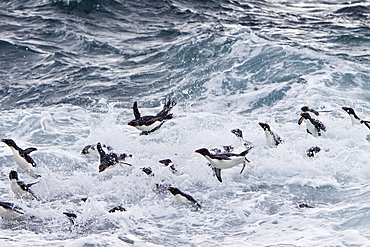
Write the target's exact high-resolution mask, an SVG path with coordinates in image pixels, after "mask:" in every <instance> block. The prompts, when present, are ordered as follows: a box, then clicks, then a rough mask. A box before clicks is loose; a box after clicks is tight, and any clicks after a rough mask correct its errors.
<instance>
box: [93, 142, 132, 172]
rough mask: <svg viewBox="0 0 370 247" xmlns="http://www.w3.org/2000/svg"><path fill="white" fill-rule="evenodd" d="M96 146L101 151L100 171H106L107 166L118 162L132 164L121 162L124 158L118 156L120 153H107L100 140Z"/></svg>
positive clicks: (109, 166)
mask: <svg viewBox="0 0 370 247" xmlns="http://www.w3.org/2000/svg"><path fill="white" fill-rule="evenodd" d="M96 148H97V150H98V152H99V155H100V165H99V173H100V172H102V171H104V170H105V169H107V168H112V167H114V166H115V165H117V164H118V163H119V164H125V165H128V166H131V164H129V163H126V162H121V161H120V160H122V159H120V157H118V155H117V154H116V153H105V151H104V150H103V148H102V146H101V144H100V142H98V144H96Z"/></svg>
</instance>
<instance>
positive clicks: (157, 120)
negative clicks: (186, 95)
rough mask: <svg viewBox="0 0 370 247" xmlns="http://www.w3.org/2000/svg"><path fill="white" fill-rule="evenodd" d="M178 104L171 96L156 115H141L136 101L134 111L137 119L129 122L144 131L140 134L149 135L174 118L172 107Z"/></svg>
mask: <svg viewBox="0 0 370 247" xmlns="http://www.w3.org/2000/svg"><path fill="white" fill-rule="evenodd" d="M175 105H176V102H175V101H173V100H172V99H171V98H168V99H166V101H165V104H164V106H163V110H162V111H160V112H159V113H158V114H157V115H155V116H143V117H142V116H141V115H140V112H139V109H138V107H137V102H136V101H135V102H134V105H133V111H134V116H135V119H134V120H132V121H130V122H128V123H127V124H128V125H130V126H133V127H135V128H136V129H138V130H141V131H142V132H141V133H140V135H148V134H149V133H152V132H154V131H156V130H158V129H159V128H160V127H161V126H162V125H163V123H164V122H165V121H166V120H169V119H172V118H173V116H172V114H169V112H170V111H171V109H172V108H173V107H174V106H175Z"/></svg>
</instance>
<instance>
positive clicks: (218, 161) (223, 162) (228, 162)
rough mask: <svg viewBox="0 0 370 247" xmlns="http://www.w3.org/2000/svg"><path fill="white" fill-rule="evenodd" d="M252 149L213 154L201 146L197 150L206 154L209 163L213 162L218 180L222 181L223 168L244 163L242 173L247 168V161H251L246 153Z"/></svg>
mask: <svg viewBox="0 0 370 247" xmlns="http://www.w3.org/2000/svg"><path fill="white" fill-rule="evenodd" d="M249 151H250V149H247V150H245V151H243V152H241V153H240V154H234V153H221V154H211V153H210V152H209V150H208V149H206V148H201V149H197V150H195V152H196V153H199V154H201V155H203V156H204V158H206V159H207V160H208V162H209V163H211V166H212V167H214V171H215V173H216V177H217V179H218V181H220V182H221V183H222V178H221V169H228V168H232V167H234V166H236V165H239V164H243V168H242V170H241V171H240V174H241V173H242V172H243V170H244V168H245V161H247V162H248V163H249V162H250V161H249V160H248V159H247V158H246V157H245V155H247V154H248V152H249Z"/></svg>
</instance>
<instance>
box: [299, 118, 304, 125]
mask: <svg viewBox="0 0 370 247" xmlns="http://www.w3.org/2000/svg"><path fill="white" fill-rule="evenodd" d="M303 120H304V117H301V118H300V119H299V120H298V125H301V124H302V122H303Z"/></svg>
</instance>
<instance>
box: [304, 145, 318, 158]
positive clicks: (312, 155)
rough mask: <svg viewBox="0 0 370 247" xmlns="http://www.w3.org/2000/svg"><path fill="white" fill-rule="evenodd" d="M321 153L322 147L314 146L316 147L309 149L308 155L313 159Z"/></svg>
mask: <svg viewBox="0 0 370 247" xmlns="http://www.w3.org/2000/svg"><path fill="white" fill-rule="evenodd" d="M320 151H321V148H320V147H318V146H314V147H311V148H309V149H308V150H307V151H306V154H307V156H308V157H310V158H313V157H315V154H317V153H318V152H320Z"/></svg>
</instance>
